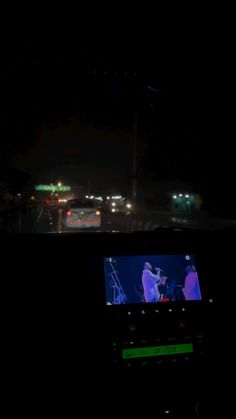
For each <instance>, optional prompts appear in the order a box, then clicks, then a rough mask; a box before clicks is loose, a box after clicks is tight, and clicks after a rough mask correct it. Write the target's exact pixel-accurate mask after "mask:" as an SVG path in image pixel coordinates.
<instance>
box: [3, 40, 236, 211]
mask: <svg viewBox="0 0 236 419" xmlns="http://www.w3.org/2000/svg"><path fill="white" fill-rule="evenodd" d="M154 46H155V43H153V44H152V45H150V44H146V45H145V43H144V44H143V45H139V44H138V43H137V42H136V43H135V42H134V41H133V42H129V43H126V44H123V45H122V48H121V45H119V43H114V44H113V47H112V48H110V47H109V46H108V45H105V44H102V43H101V44H98V43H96V41H95V40H94V42H92V41H90V42H89V43H87V44H86V43H81V42H80V43H78V42H77V40H76V39H75V38H73V40H71V39H66V38H64V37H57V36H54V37H51V38H50V39H46V38H43V37H40V36H39V35H38V36H35V35H34V36H31V37H30V36H22V37H21V38H20V39H16V38H15V39H14V38H13V39H12V40H11V43H6V44H5V48H4V51H3V54H2V58H3V65H2V67H1V70H0V83H1V99H0V100H1V109H0V124H1V125H0V128H1V134H2V135H1V136H2V139H3V141H2V142H1V149H2V152H1V166H2V168H3V169H2V170H3V171H4V170H5V169H6V168H9V167H14V168H17V169H19V170H21V171H22V172H25V173H27V174H28V175H29V178H30V179H31V180H34V179H35V180H37V181H40V180H44V181H46V180H48V181H51V180H52V181H57V180H58V176H60V177H64V178H65V179H66V180H67V181H69V182H71V183H73V182H74V183H78V179H82V178H83V179H85V178H86V177H87V176H88V174H89V175H90V177H91V179H90V181H91V184H92V185H94V188H96V189H100V190H101V192H102V190H105V189H106V190H108V189H109V188H110V189H112V186H113V185H117V187H119V188H120V190H121V192H124V193H129V191H130V187H131V176H132V150H133V149H132V147H133V137H134V117H135V115H136V118H137V134H138V135H137V137H138V139H137V144H138V148H137V180H138V181H139V180H140V182H141V183H142V182H143V180H144V179H148V180H151V181H153V182H156V181H159V180H163V179H164V180H165V179H167V180H180V181H183V182H188V183H189V184H191V185H193V187H194V188H195V189H196V190H198V191H200V192H201V193H202V194H203V195H204V196H205V198H206V200H207V201H208V205H209V207H215V206H216V202H217V206H219V207H220V206H222V207H227V209H228V206H229V202H228V201H229V199H228V198H229V193H230V192H231V191H232V188H234V176H233V173H232V165H233V162H234V157H233V155H232V152H231V148H230V147H232V146H230V140H231V138H232V137H231V138H230V136H229V134H228V131H227V129H228V124H227V115H226V106H225V97H224V89H223V88H222V87H221V83H220V79H219V71H218V67H217V65H216V64H217V56H214V54H213V52H214V51H213V50H211V53H207V51H206V50H201V49H200V48H197V47H196V46H193V47H192V51H191V54H190V52H189V51H188V53H187V51H186V50H185V49H184V48H183V51H181V52H180V51H179V50H176V51H175V52H174V53H170V54H167V52H165V54H155V49H153V47H154ZM101 185H102V186H101ZM219 193H220V194H221V196H223V201H224V202H222V199H221V200H220V201H221V202H220V203H219V202H218V201H219V200H218V197H217V196H218V195H219ZM231 209H232V208H231Z"/></svg>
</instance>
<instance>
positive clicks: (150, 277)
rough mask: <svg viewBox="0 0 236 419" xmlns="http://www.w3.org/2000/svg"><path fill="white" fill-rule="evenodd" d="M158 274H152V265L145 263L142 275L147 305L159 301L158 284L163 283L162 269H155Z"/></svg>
mask: <svg viewBox="0 0 236 419" xmlns="http://www.w3.org/2000/svg"><path fill="white" fill-rule="evenodd" d="M155 270H156V274H154V273H152V265H151V263H149V262H145V263H144V269H143V274H142V284H143V290H144V298H145V302H146V303H156V302H157V301H159V298H160V292H159V290H158V284H159V283H160V282H161V277H160V272H161V269H160V268H155Z"/></svg>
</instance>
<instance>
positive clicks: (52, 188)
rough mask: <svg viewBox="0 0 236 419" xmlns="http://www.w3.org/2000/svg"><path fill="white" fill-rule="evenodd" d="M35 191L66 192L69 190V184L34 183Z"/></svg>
mask: <svg viewBox="0 0 236 419" xmlns="http://www.w3.org/2000/svg"><path fill="white" fill-rule="evenodd" d="M35 190H36V191H50V192H67V191H70V186H65V185H36V186H35Z"/></svg>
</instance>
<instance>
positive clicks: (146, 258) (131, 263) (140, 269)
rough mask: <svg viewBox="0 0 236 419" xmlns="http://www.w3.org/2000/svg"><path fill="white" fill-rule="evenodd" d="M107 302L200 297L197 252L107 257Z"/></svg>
mask: <svg viewBox="0 0 236 419" xmlns="http://www.w3.org/2000/svg"><path fill="white" fill-rule="evenodd" d="M104 276H105V288H106V304H107V305H114V304H133V303H161V302H162V303H163V302H169V301H194V300H201V299H202V294H201V287H200V283H199V277H198V272H197V267H196V260H195V255H192V254H178V255H141V256H107V257H105V258H104Z"/></svg>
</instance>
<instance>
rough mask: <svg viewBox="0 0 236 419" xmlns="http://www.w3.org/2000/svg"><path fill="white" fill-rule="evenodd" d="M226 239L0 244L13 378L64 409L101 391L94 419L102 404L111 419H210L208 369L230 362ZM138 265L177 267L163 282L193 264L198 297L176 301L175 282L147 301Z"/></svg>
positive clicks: (81, 238)
mask: <svg viewBox="0 0 236 419" xmlns="http://www.w3.org/2000/svg"><path fill="white" fill-rule="evenodd" d="M233 239H234V233H233V232H230V231H227V232H224V231H221V232H217V231H215V232H204V231H172V230H170V231H169V230H168V231H167V230H165V231H162V230H160V231H155V232H140V233H139V232H130V233H129V232H127V233H107V234H106V233H85V234H84V233H78V234H71V235H70V234H64V235H26V236H17V235H16V236H15V235H12V236H3V237H2V242H3V243H2V244H3V248H4V255H5V256H6V257H5V258H4V259H3V260H5V263H6V267H7V271H8V272H9V273H10V275H9V276H7V278H6V279H5V281H4V287H3V295H4V297H5V298H4V300H5V317H6V321H5V325H6V336H7V338H6V340H5V342H6V349H7V351H6V352H7V356H8V357H9V358H10V360H11V361H10V362H8V365H10V367H11V369H12V374H16V376H17V377H18V378H17V379H19V377H22V375H23V376H24V377H26V376H29V377H30V378H29V379H28V381H29V382H33V381H36V385H39V386H41V384H39V383H42V382H43V384H42V385H43V386H44V388H47V387H48V386H49V387H50V388H51V387H53V392H54V391H56V393H57V394H62V396H63V399H66V398H67V397H69V399H70V400H71V402H70V403H72V404H73V403H75V404H76V403H77V402H76V401H77V399H78V391H79V390H78V389H79V388H81V386H82V389H83V392H85V393H86V394H90V395H91V397H93V396H92V394H93V393H94V394H97V392H98V391H99V392H100V393H101V394H102V395H103V396H100V402H99V406H98V409H100V411H101V413H102V412H104V411H105V410H107V409H108V406H110V405H112V409H113V410H115V411H116V413H117V414H124V410H125V411H126V410H127V409H131V410H130V411H132V412H133V413H134V414H136V412H137V413H138V412H139V411H140V409H144V411H145V414H150V415H153V414H155V416H156V417H179V415H182V417H199V416H204V415H205V414H206V412H208V413H209V414H210V413H213V412H214V411H216V409H217V405H216V403H217V402H216V399H215V397H212V394H216V392H217V390H218V388H219V387H218V386H219V382H218V380H217V378H216V368H217V372H218V373H219V372H220V371H221V372H223V371H225V370H226V364H227V362H228V361H229V357H228V356H227V354H228V351H229V344H230V340H229V333H230V321H229V318H231V317H230V310H231V304H230V300H231V298H233V296H232V294H231V293H230V278H231V277H232V268H231V266H232V261H233V249H232V247H231V245H230V243H231V242H232V240H233ZM13 258H14V263H13ZM147 260H151V261H153V263H155V262H158V263H159V264H160V263H161V264H162V266H161V267H162V268H163V267H164V269H163V270H164V271H165V270H167V268H168V266H170V265H168V263H172V268H173V266H174V264H175V263H176V267H175V266H174V268H173V269H172V271H171V270H169V275H172V276H173V272H177V267H179V266H180V267H181V266H182V265H181V263H183V261H184V263H185V265H188V264H189V262H190V261H191V262H192V261H193V260H194V264H195V266H196V268H197V273H198V278H199V283H200V288H201V298H198V299H197V300H186V299H185V298H184V297H183V293H182V290H181V286H180V284H178V281H176V282H175V291H176V290H177V294H176V293H175V294H173V293H172V294H171V293H170V292H169V294H168V295H165V296H164V297H165V298H164V297H163V296H162V297H163V299H162V300H161V301H160V300H159V301H156V302H145V299H144V296H143V292H142V282H141V278H142V271H143V262H144V263H145V262H146V261H147ZM165 263H166V264H165ZM177 265H178V266H177ZM134 271H135V272H136V274H135V275H134ZM164 273H165V272H164ZM132 281H133V282H132ZM135 281H136V282H135ZM178 286H179V287H178ZM134 290H135V292H134ZM226 319H228V320H227V321H226ZM226 342H227V343H226ZM227 345H228V346H227ZM219 360H221V361H220V362H219ZM19 383H20V381H19ZM80 391H81V390H80ZM81 403H83V402H81ZM84 403H85V402H84ZM67 406H68V405H67ZM109 409H110V407H109Z"/></svg>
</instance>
